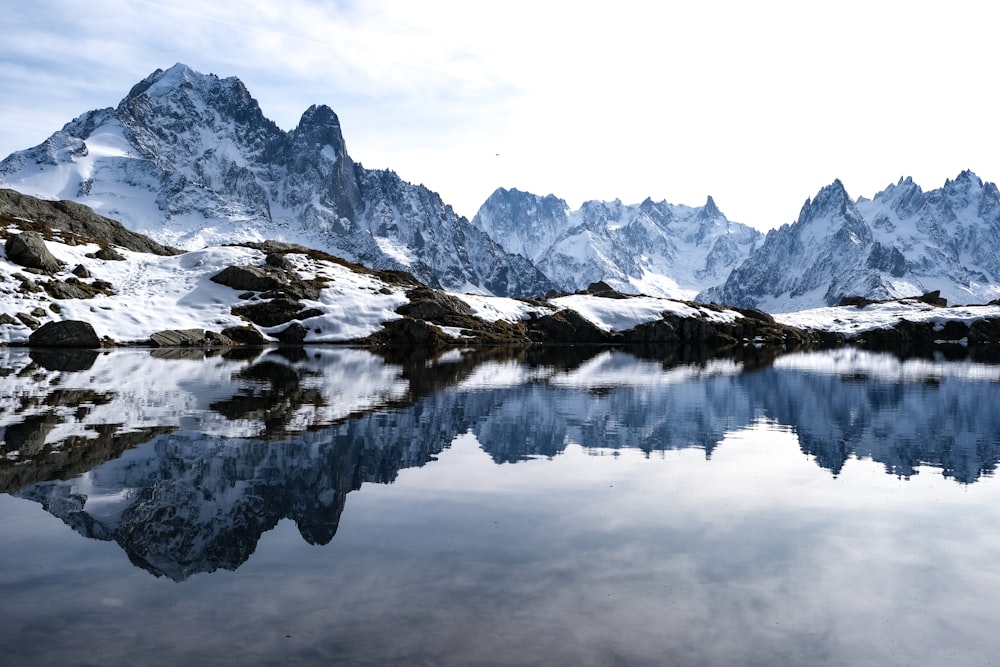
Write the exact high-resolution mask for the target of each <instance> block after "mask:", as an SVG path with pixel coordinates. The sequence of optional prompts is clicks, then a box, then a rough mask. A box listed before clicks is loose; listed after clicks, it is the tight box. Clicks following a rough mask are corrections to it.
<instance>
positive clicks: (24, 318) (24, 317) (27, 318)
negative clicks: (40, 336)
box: [17, 313, 42, 331]
mask: <svg viewBox="0 0 1000 667" xmlns="http://www.w3.org/2000/svg"><path fill="white" fill-rule="evenodd" d="M17 319H19V320H21V324H23V325H24V326H26V327H28V328H29V329H31V330H32V331H34V330H35V329H37V328H38V327H40V326H41V325H42V323H41V322H39V321H38V320H36V319H35V318H34V317H32V316H31V315H29V314H28V313H18V314H17Z"/></svg>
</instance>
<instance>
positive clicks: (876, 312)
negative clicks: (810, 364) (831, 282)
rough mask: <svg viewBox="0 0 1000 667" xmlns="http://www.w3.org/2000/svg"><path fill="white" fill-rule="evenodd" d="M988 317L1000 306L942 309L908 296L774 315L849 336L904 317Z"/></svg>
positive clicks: (938, 320) (999, 310) (791, 323)
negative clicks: (859, 306)
mask: <svg viewBox="0 0 1000 667" xmlns="http://www.w3.org/2000/svg"><path fill="white" fill-rule="evenodd" d="M984 317H989V318H997V317H1000V306H955V307H952V308H938V307H935V306H931V305H929V304H926V303H923V302H921V301H918V300H916V299H913V300H909V299H904V300H902V301H891V302H887V303H872V304H869V305H867V306H865V307H864V308H857V307H856V306H834V307H829V308H813V309H811V310H801V311H797V312H790V313H778V314H775V315H774V319H775V320H776V321H777V322H779V323H781V324H787V325H789V326H793V327H799V328H802V329H817V330H820V331H830V332H833V333H841V334H844V335H845V336H847V337H849V338H850V337H852V336H855V335H858V334H860V333H862V332H864V331H868V330H871V329H889V328H892V327H893V326H895V325H896V324H897V323H898V322H900V321H901V320H904V319H905V320H909V321H910V322H931V323H934V324H936V325H943V324H944V323H945V322H947V321H950V320H956V321H960V322H964V323H965V324H971V323H973V322H975V321H976V320H980V319H983V318H984Z"/></svg>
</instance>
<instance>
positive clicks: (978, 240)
mask: <svg viewBox="0 0 1000 667" xmlns="http://www.w3.org/2000/svg"><path fill="white" fill-rule="evenodd" d="M934 290H940V292H941V296H942V297H944V298H945V299H947V300H948V302H949V303H957V304H975V303H986V302H988V301H991V300H993V299H996V298H998V297H1000V192H998V190H997V187H996V185H994V184H993V183H983V181H982V180H980V179H979V177H977V176H976V175H975V174H973V173H972V172H970V171H965V172H962V173H961V174H959V176H958V178H956V179H955V180H948V181H947V182H946V183H945V185H944V187H943V188H940V189H938V190H932V191H930V192H923V191H922V190H921V189H920V187H919V186H918V185H916V184H915V183H913V181H912V180H911V179H905V180H902V179H901V180H900V181H899V183H897V184H896V185H893V186H890V187H888V188H886V189H885V190H883V191H882V192H880V193H878V194H877V195H875V197H874V198H873V199H871V200H868V199H864V198H862V199H859V200H857V201H854V200H852V199H851V198H850V196H849V195H848V194H847V191H846V190H845V189H844V186H843V185H842V184H841V183H840V181H835V182H834V183H833V184H831V185H829V186H827V187H825V188H823V189H822V190H820V192H819V193H818V194H817V195H816V197H815V198H814V199H812V200H807V201H806V203H805V205H804V206H803V207H802V212H801V213H800V214H799V218H798V220H797V221H796V222H795V223H794V224H792V225H784V226H783V227H781V228H780V229H776V230H773V231H771V232H769V233H768V235H767V237H766V238H765V239H764V242H763V243H762V244H761V245H760V247H759V248H757V249H756V250H754V251H753V252H752V253H751V254H750V256H749V257H748V258H747V259H746V261H744V262H743V263H742V264H741V265H740V266H738V267H737V268H736V269H735V270H734V271H733V272H732V274H730V276H729V278H728V279H727V280H726V281H725V282H724V283H723V284H722V285H720V286H718V287H716V288H712V289H709V290H706V291H705V292H703V293H701V294H700V295H698V298H699V299H700V300H703V301H717V302H720V303H728V304H733V305H738V306H744V307H753V308H760V309H762V310H766V311H768V312H783V311H793V310H802V309H808V308H818V307H822V306H832V305H836V304H837V303H838V302H839V301H840V300H841V298H843V297H845V296H864V297H866V298H868V299H894V298H902V297H908V296H917V295H920V294H923V293H926V292H930V291H934Z"/></svg>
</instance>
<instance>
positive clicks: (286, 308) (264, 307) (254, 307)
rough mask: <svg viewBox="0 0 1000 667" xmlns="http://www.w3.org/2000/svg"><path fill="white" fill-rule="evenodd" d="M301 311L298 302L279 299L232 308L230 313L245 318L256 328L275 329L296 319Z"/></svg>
mask: <svg viewBox="0 0 1000 667" xmlns="http://www.w3.org/2000/svg"><path fill="white" fill-rule="evenodd" d="M302 310H303V306H302V304H301V303H299V302H298V301H292V300H290V299H284V298H281V299H272V300H270V301H260V302H256V303H249V304H245V305H241V306H234V307H233V309H232V313H233V315H236V316H238V317H245V318H246V319H248V320H250V321H251V322H253V323H254V324H256V325H257V326H261V327H276V326H278V325H279V324H284V323H285V322H291V321H292V320H294V319H296V318H297V316H298V314H299V313H300V312H302Z"/></svg>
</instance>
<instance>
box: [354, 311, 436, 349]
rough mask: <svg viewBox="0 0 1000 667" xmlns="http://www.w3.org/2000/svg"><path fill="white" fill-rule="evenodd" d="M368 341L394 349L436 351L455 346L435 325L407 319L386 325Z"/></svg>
mask: <svg viewBox="0 0 1000 667" xmlns="http://www.w3.org/2000/svg"><path fill="white" fill-rule="evenodd" d="M368 341H369V342H371V343H374V344H376V345H382V346H385V347H389V348H394V349H398V348H401V347H420V348H425V349H428V350H435V349H440V348H442V347H446V346H448V345H452V344H454V341H453V340H452V339H450V338H449V337H448V336H446V335H445V334H444V332H442V331H441V329H439V328H438V327H436V326H434V325H433V324H429V323H427V322H425V321H424V320H413V319H410V318H405V317H404V318H403V319H401V320H393V321H391V322H388V323H386V325H385V327H384V328H383V329H382V330H381V331H379V332H378V333H376V334H374V335H373V336H370V337H369V339H368Z"/></svg>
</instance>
